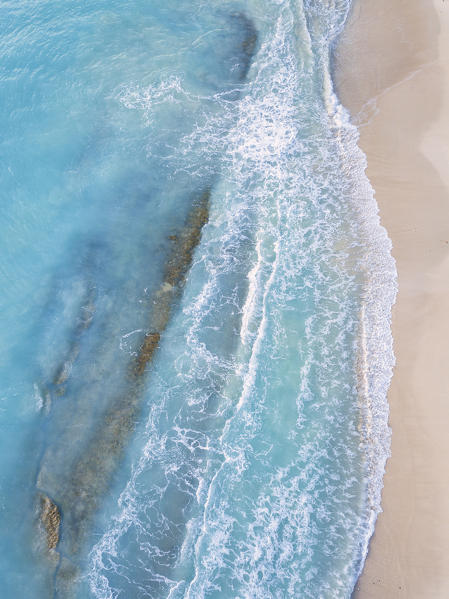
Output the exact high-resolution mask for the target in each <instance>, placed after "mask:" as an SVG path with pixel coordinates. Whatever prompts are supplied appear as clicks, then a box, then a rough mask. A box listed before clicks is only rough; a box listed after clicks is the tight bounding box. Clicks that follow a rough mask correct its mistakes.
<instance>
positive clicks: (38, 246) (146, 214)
mask: <svg viewBox="0 0 449 599" xmlns="http://www.w3.org/2000/svg"><path fill="white" fill-rule="evenodd" d="M349 9H350V0H320V1H315V0H220V1H219V2H218V1H216V2H204V1H203V0H190V1H189V2H186V1H183V0H164V1H162V0H128V1H127V2H123V1H120V2H119V1H117V0H108V1H107V2H106V1H102V0H83V1H81V0H73V1H72V0H71V1H69V2H64V3H62V2H59V1H56V0H15V1H14V2H13V1H10V0H6V1H4V2H3V3H2V6H1V7H0V24H1V27H0V56H1V57H2V60H1V61H0V123H1V132H2V135H1V138H0V190H1V191H0V193H1V202H0V208H1V212H0V245H1V248H0V250H1V251H0V256H1V260H0V430H1V434H0V533H1V534H0V587H1V589H2V591H1V596H2V597H5V599H10V598H11V599H17V598H19V597H24V598H25V597H32V598H33V599H41V598H47V597H49V598H50V597H51V598H53V597H55V598H56V597H57V598H58V599H61V598H66V597H67V598H69V597H76V598H78V599H85V598H98V599H100V598H101V599H118V598H120V599H125V598H126V599H133V598H136V599H137V598H143V597H151V598H155V599H156V598H166V599H169V598H170V599H181V598H183V599H200V598H208V599H209V598H210V599H212V598H213V599H231V598H232V599H244V598H245V599H256V598H257V599H259V598H260V599H268V598H279V599H281V598H282V599H284V598H287V597H288V598H290V597H297V598H300V599H303V598H304V599H305V598H310V599H318V598H323V599H324V598H326V599H327V598H328V599H337V598H349V597H350V595H351V592H352V589H353V586H354V583H355V581H356V579H357V576H358V574H359V573H360V570H361V567H362V565H363V561H364V558H365V555H366V550H367V543H368V540H369V537H370V536H371V534H372V531H373V526H374V522H375V518H376V516H377V513H378V511H379V509H380V489H381V484H382V475H383V469H384V464H385V459H386V457H387V455H388V451H389V431H388V426H387V416H388V406H387V403H386V391H387V388H388V384H389V380H390V376H391V368H392V363H393V356H392V348H391V334H390V313H391V304H392V301H393V299H394V294H395V286H396V282H395V281H396V278H395V277H396V273H395V267H394V263H393V260H392V258H391V256H390V242H389V240H388V238H387V236H386V233H385V231H384V229H383V228H381V227H380V225H379V221H378V217H377V206H376V202H375V199H374V197H373V192H372V189H371V187H370V185H369V182H368V181H367V179H366V176H365V174H364V168H365V157H364V156H363V154H362V153H361V151H360V150H359V149H358V147H357V139H358V133H357V130H356V129H355V127H354V126H353V125H352V124H350V122H349V118H348V115H347V114H346V112H345V110H344V109H343V108H342V106H341V105H340V104H339V102H338V99H337V97H336V96H335V94H334V92H333V86H332V79H331V71H330V61H331V53H332V48H333V44H334V43H335V41H336V39H337V37H338V34H339V32H340V31H341V29H342V27H343V26H344V22H345V19H346V17H347V12H348V10H349ZM355 59H356V58H355ZM52 535H53V536H52Z"/></svg>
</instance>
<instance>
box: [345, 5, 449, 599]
mask: <svg viewBox="0 0 449 599" xmlns="http://www.w3.org/2000/svg"><path fill="white" fill-rule="evenodd" d="M335 67H336V71H335V74H336V82H337V91H338V94H339V96H340V98H341V100H342V102H343V104H344V105H345V106H347V107H348V109H349V110H350V111H351V115H352V118H353V120H354V122H355V123H356V124H357V125H358V126H359V129H360V133H361V137H360V145H361V147H362V149H363V150H364V152H365V153H366V155H367V158H368V169H367V174H368V177H369V179H370V181H371V183H372V185H373V187H374V189H375V193H376V198H377V202H378V204H379V209H380V215H381V221H382V223H383V225H384V226H385V227H386V228H387V230H388V233H389V235H390V237H391V239H392V241H393V255H394V257H395V259H396V261H397V268H398V276H399V294H398V298H397V303H396V306H395V307H394V311H393V337H394V346H395V354H396V360H397V364H396V367H395V372H394V376H393V381H392V385H391V388H390V392H389V403H390V425H391V427H392V433H393V434H392V448H391V450H392V455H391V458H390V460H389V461H388V463H387V469H386V475H385V480H384V483H385V487H384V491H383V496H382V506H383V510H384V512H383V513H382V514H381V515H380V516H379V518H378V521H377V524H376V530H375V534H374V536H373V539H372V540H371V544H370V550H369V555H368V559H367V561H366V564H365V569H364V572H363V574H362V576H361V578H360V580H359V583H358V584H357V587H356V590H355V593H354V595H355V597H357V599H391V598H396V597H402V598H407V599H447V598H449V465H448V461H449V0H446V1H445V0H376V1H375V2H373V0H354V7H353V11H352V14H351V17H350V20H349V23H348V26H347V28H346V30H345V32H344V34H343V36H342V38H341V41H340V44H339V47H338V49H337V55H336V65H335Z"/></svg>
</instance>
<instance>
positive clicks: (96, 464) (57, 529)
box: [36, 188, 211, 597]
mask: <svg viewBox="0 0 449 599" xmlns="http://www.w3.org/2000/svg"><path fill="white" fill-rule="evenodd" d="M210 195H211V190H210V188H207V189H205V191H203V193H202V194H201V196H200V197H199V198H198V199H197V200H195V201H194V203H193V205H192V208H191V210H190V213H189V215H188V217H187V220H186V222H185V224H184V226H183V228H182V230H181V231H180V232H179V233H178V234H175V235H171V236H170V241H171V242H172V244H173V245H172V249H171V251H170V252H169V257H168V260H167V262H166V265H165V269H164V276H163V280H162V283H161V285H160V287H159V289H158V291H157V292H156V293H155V294H154V296H153V300H152V309H151V313H150V318H149V326H148V329H147V331H148V332H147V333H146V334H145V336H144V338H143V340H142V342H141V344H140V347H139V349H138V352H137V355H136V356H135V357H133V359H132V360H131V362H130V363H129V365H128V369H127V374H126V379H127V380H126V391H125V392H123V393H121V394H119V395H117V396H116V397H113V398H112V400H111V402H110V403H109V406H108V408H107V409H106V411H105V413H103V414H102V416H101V423H99V426H98V427H97V430H96V431H95V432H94V434H93V435H92V436H91V438H90V440H89V441H88V442H87V444H86V446H85V448H84V451H83V452H82V454H81V455H80V456H79V458H78V459H77V461H76V462H75V463H74V465H73V468H72V469H71V471H70V473H68V475H67V476H66V477H64V478H65V479H66V481H65V485H64V486H63V487H62V489H61V488H59V490H58V491H57V492H56V493H53V492H52V491H53V490H52V489H51V488H45V486H46V485H40V484H39V482H40V477H39V475H38V477H37V485H36V486H37V491H38V499H39V511H40V515H39V526H40V529H41V533H42V532H43V533H44V536H45V539H46V549H47V554H48V557H49V558H50V563H51V564H52V565H53V566H54V568H55V570H54V589H53V596H54V597H58V596H64V597H66V596H68V593H69V589H70V587H71V586H72V584H73V582H74V581H75V579H76V578H77V575H78V574H79V568H78V566H77V565H76V562H77V558H78V557H79V555H80V553H81V550H82V546H83V543H82V541H83V538H84V536H85V534H86V532H87V527H88V523H89V521H90V520H91V518H92V516H93V515H94V513H95V511H96V510H97V509H98V507H99V502H100V498H101V496H102V495H104V493H105V492H106V489H107V487H108V485H109V483H110V480H111V478H112V475H113V473H114V471H115V470H116V467H117V464H118V461H119V460H120V458H121V456H122V453H123V450H124V448H125V445H126V442H127V440H128V439H129V436H130V435H131V433H132V431H133V430H134V424H135V420H136V417H137V416H138V412H139V410H140V405H141V396H142V394H143V391H144V386H145V379H146V377H145V375H146V373H147V372H148V370H149V365H150V364H151V362H152V360H153V358H154V356H155V354H156V351H157V349H158V347H159V345H160V340H161V336H162V334H163V332H164V331H165V329H166V328H167V325H168V323H169V320H170V316H171V313H172V311H173V309H174V307H175V305H176V303H177V302H178V300H179V298H180V296H181V294H182V290H183V287H184V285H185V281H186V278H187V275H188V272H189V270H190V267H191V265H192V261H193V257H194V252H195V249H196V247H197V245H198V244H199V242H200V240H201V234H202V229H203V227H204V226H205V225H206V223H207V222H208V220H209V209H210ZM63 382H65V377H55V381H54V385H59V384H62V383H63Z"/></svg>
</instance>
